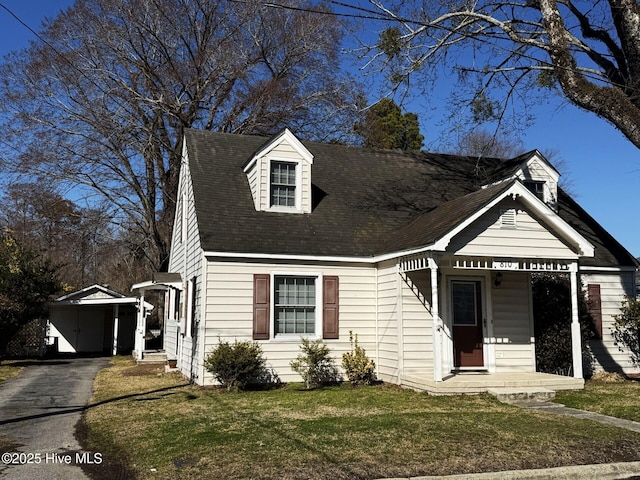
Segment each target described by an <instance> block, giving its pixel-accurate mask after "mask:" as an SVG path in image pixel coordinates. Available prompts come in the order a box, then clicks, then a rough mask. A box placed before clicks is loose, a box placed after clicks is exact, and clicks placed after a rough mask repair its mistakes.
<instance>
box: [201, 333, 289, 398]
mask: <svg viewBox="0 0 640 480" xmlns="http://www.w3.org/2000/svg"><path fill="white" fill-rule="evenodd" d="M204 368H205V369H207V371H209V372H211V373H212V374H213V376H214V378H215V379H216V380H217V381H218V382H220V384H221V385H222V386H223V387H225V388H226V389H227V390H244V389H246V388H247V387H248V386H250V385H253V384H259V383H264V382H271V383H275V381H274V378H273V373H271V372H270V371H269V370H268V369H267V368H266V366H265V360H264V358H263V357H262V349H261V348H260V345H258V344H257V343H255V342H249V341H242V342H238V341H237V340H236V341H235V342H234V343H233V345H232V344H230V343H229V342H220V343H219V344H218V346H217V347H216V348H214V349H213V350H212V351H211V353H209V355H207V356H206V358H205V360H204ZM276 378H277V377H276Z"/></svg>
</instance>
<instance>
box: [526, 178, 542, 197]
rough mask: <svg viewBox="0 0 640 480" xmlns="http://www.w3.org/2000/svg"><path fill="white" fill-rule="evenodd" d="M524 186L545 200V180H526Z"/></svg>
mask: <svg viewBox="0 0 640 480" xmlns="http://www.w3.org/2000/svg"><path fill="white" fill-rule="evenodd" d="M524 186H525V187H527V190H529V191H530V192H531V193H533V194H534V195H535V196H536V197H538V198H539V199H540V200H542V201H543V202H544V182H542V181H536V180H525V182H524Z"/></svg>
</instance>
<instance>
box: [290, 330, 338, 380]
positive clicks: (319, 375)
mask: <svg viewBox="0 0 640 480" xmlns="http://www.w3.org/2000/svg"><path fill="white" fill-rule="evenodd" d="M300 350H301V353H300V354H299V355H298V357H297V358H296V359H295V360H292V361H291V363H290V365H291V369H292V370H293V371H294V372H296V373H299V374H300V376H301V377H302V380H303V381H304V383H305V385H306V386H307V388H308V389H311V388H317V387H320V386H322V385H328V384H332V383H338V382H340V381H341V380H342V379H341V378H340V374H339V373H338V369H337V367H336V366H335V363H334V361H333V359H332V358H331V350H329V347H327V346H326V345H325V344H324V342H323V341H322V340H320V339H318V340H314V341H313V342H312V341H310V340H309V339H308V338H303V339H302V345H300Z"/></svg>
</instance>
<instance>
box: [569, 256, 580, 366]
mask: <svg viewBox="0 0 640 480" xmlns="http://www.w3.org/2000/svg"><path fill="white" fill-rule="evenodd" d="M569 275H570V277H571V351H572V355H573V376H574V378H583V374H582V336H581V334H580V320H579V315H578V264H577V263H573V264H572V265H571V266H570V273H569Z"/></svg>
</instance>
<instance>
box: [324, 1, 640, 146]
mask: <svg viewBox="0 0 640 480" xmlns="http://www.w3.org/2000/svg"><path fill="white" fill-rule="evenodd" d="M329 3H337V2H333V1H331V0H330V1H329ZM369 3H370V5H371V7H370V8H369V9H366V10H363V9H359V10H357V13H358V14H359V15H363V16H367V17H369V18H375V19H378V20H383V21H385V22H387V23H385V25H387V27H386V28H384V30H383V31H382V32H381V34H380V35H379V37H378V40H377V42H375V43H372V44H369V45H364V46H363V50H361V53H363V56H364V55H369V60H368V62H369V63H368V66H369V67H371V66H373V65H375V64H376V63H377V64H378V65H379V66H381V67H382V68H384V69H386V70H387V71H388V72H389V78H390V79H391V81H392V83H393V84H394V86H395V87H396V88H397V87H400V86H402V85H404V86H405V87H406V86H408V85H410V86H413V85H416V84H418V85H422V86H424V85H428V82H430V81H435V79H436V78H437V77H438V72H440V73H442V70H440V69H441V68H442V67H443V66H446V67H453V68H454V69H455V70H456V71H457V73H458V74H459V78H460V79H461V80H463V82H462V83H461V84H459V88H458V89H457V90H456V95H457V96H458V99H460V98H464V99H465V102H466V104H465V105H466V106H467V107H468V108H469V109H470V110H471V113H472V116H473V117H474V120H498V121H501V120H504V119H505V116H504V115H505V112H506V111H507V107H508V106H509V105H513V104H514V103H515V104H516V105H518V106H522V105H523V104H524V105H526V104H527V102H528V101H530V100H531V99H532V94H533V93H535V91H536V90H538V91H540V89H541V88H542V89H544V88H549V89H551V88H556V87H557V88H559V91H560V92H561V94H562V95H563V96H564V97H565V98H566V99H567V100H568V101H569V102H571V103H573V104H574V105H577V106H578V107H580V108H583V109H585V110H588V111H590V112H593V113H595V114H596V115H598V116H600V117H602V118H603V119H606V120H607V121H609V122H610V123H612V124H613V125H614V126H616V127H617V128H618V129H619V130H620V131H621V132H622V133H623V134H624V135H625V136H626V138H627V139H628V140H629V141H630V142H632V143H633V144H634V145H635V146H636V147H639V148H640V4H639V3H638V2H636V1H634V0H597V1H590V2H587V1H576V0H562V1H559V0H532V1H529V0H522V1H519V0H518V1H502V0H496V1H493V0H480V1H476V2H468V1H453V2H452V1H448V0H435V1H429V2H422V1H419V0H414V1H404V2H392V3H389V4H383V2H381V1H378V0H370V1H369ZM387 5H388V6H387ZM352 12H353V11H352ZM416 74H421V75H420V81H417V82H416V81H414V82H413V83H411V84H409V83H408V82H409V80H410V79H411V78H412V77H414V76H415V75H416ZM465 91H466V94H468V95H465V96H464V97H462V94H463V93H465ZM545 95H547V93H546V91H542V95H541V96H539V97H537V98H538V100H544V97H545ZM459 107H460V105H454V106H452V108H451V111H452V112H454V113H455V114H456V115H458V114H459V111H458V109H459ZM525 114H526V110H525V109H522V108H521V109H519V110H518V112H517V115H515V116H513V117H512V120H517V119H518V118H519V119H522V118H523V116H524V115H525Z"/></svg>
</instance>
